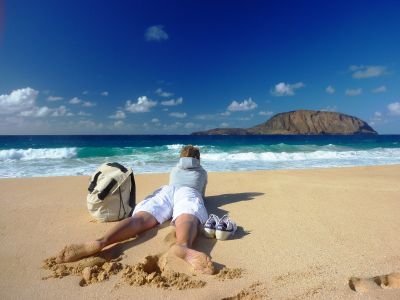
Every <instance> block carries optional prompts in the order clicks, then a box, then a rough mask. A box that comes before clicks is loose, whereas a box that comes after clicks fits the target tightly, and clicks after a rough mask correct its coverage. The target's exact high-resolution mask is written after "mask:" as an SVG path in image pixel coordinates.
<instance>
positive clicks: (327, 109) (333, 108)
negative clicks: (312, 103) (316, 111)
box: [320, 105, 337, 111]
mask: <svg viewBox="0 0 400 300" xmlns="http://www.w3.org/2000/svg"><path fill="white" fill-rule="evenodd" d="M320 110H321V111H336V110H337V108H336V106H329V105H328V106H327V107H325V108H321V109H320Z"/></svg>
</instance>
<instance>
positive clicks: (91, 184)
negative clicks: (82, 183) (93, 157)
mask: <svg viewBox="0 0 400 300" xmlns="http://www.w3.org/2000/svg"><path fill="white" fill-rule="evenodd" d="M100 174H101V172H100V171H99V172H97V173H96V175H94V177H93V181H92V182H91V183H90V185H89V188H88V191H89V193H91V192H93V190H94V188H95V187H96V185H97V179H98V178H99V176H100Z"/></svg>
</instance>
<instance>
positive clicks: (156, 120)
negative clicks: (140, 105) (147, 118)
mask: <svg viewBox="0 0 400 300" xmlns="http://www.w3.org/2000/svg"><path fill="white" fill-rule="evenodd" d="M151 122H152V123H160V120H159V119H157V118H153V119H151Z"/></svg>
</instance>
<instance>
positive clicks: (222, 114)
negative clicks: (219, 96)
mask: <svg viewBox="0 0 400 300" xmlns="http://www.w3.org/2000/svg"><path fill="white" fill-rule="evenodd" d="M220 115H221V116H223V117H227V116H230V115H231V112H230V111H224V112H222V113H220Z"/></svg>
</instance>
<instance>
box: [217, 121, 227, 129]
mask: <svg viewBox="0 0 400 300" xmlns="http://www.w3.org/2000/svg"><path fill="white" fill-rule="evenodd" d="M219 127H221V128H226V127H229V124H228V123H226V122H223V123H221V124H219Z"/></svg>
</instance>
